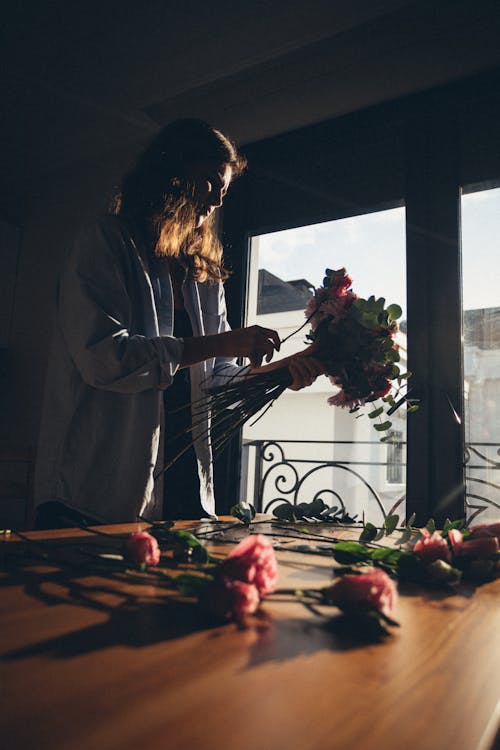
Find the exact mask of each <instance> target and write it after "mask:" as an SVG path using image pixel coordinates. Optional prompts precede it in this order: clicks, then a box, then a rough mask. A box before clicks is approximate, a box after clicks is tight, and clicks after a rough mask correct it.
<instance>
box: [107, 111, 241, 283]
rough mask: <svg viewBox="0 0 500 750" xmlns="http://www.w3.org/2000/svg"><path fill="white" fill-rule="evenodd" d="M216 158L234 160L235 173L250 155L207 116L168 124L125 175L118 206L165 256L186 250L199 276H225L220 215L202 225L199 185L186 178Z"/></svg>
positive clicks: (224, 161)
mask: <svg viewBox="0 0 500 750" xmlns="http://www.w3.org/2000/svg"><path fill="white" fill-rule="evenodd" d="M200 161H213V162H214V163H215V164H217V165H221V166H224V167H226V166H229V167H231V170H232V179H234V178H235V177H237V176H238V175H240V174H241V173H242V171H243V170H244V169H245V167H246V159H245V157H244V156H242V155H241V154H240V153H239V152H238V150H237V148H236V146H235V145H234V143H233V142H232V141H231V140H230V139H229V138H227V136H225V135H223V134H222V133H221V132H220V131H219V130H216V129H215V128H213V127H211V126H210V125H209V124H208V123H206V122H204V121H203V120H197V119H181V120H175V121H173V122H171V123H170V124H169V125H166V126H165V127H164V128H162V130H161V131H160V132H159V133H158V135H157V136H156V137H155V138H154V139H153V140H152V141H151V143H150V144H149V145H148V146H147V148H146V149H145V151H144V152H143V153H142V154H141V156H140V157H139V159H138V160H137V162H136V164H135V165H134V166H133V167H132V169H131V170H130V171H129V172H128V173H127V174H126V175H125V177H124V178H123V181H122V185H121V190H120V192H119V194H118V196H117V198H116V200H115V203H114V206H113V211H114V213H116V214H119V215H122V216H124V217H127V216H128V217H130V218H131V219H133V220H134V221H135V223H137V224H138V225H139V227H140V228H141V229H142V231H143V232H145V233H146V235H147V236H148V237H149V238H150V239H151V240H152V242H153V247H154V253H155V255H157V256H160V257H173V258H178V257H180V256H183V257H184V258H185V260H186V261H187V263H188V267H189V271H190V275H191V278H193V279H195V280H196V281H206V280H209V281H216V280H217V281H218V280H219V279H222V280H224V279H226V278H227V276H228V273H227V271H226V269H225V268H224V265H223V257H222V245H221V242H220V240H219V238H218V236H217V234H216V231H215V215H214V214H212V215H211V216H209V217H208V219H207V220H206V221H204V222H203V224H202V225H201V226H199V227H198V226H197V224H198V215H197V212H196V208H195V203H194V189H193V185H192V183H190V181H189V180H188V179H187V178H186V170H187V169H188V168H189V166H190V165H192V164H195V163H196V162H200Z"/></svg>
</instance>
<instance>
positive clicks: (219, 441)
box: [155, 366, 292, 478]
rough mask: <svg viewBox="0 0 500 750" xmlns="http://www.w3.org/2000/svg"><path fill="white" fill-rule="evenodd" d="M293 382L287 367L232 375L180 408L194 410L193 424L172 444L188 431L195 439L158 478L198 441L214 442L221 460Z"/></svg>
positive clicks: (166, 466) (172, 439)
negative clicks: (248, 425) (227, 448)
mask: <svg viewBox="0 0 500 750" xmlns="http://www.w3.org/2000/svg"><path fill="white" fill-rule="evenodd" d="M291 382H292V376H291V374H290V370H289V369H288V367H286V366H283V367H278V368H276V369H273V370H270V371H268V372H261V373H257V374H254V373H250V372H249V371H247V372H246V373H245V371H243V372H242V373H240V374H239V375H238V376H237V377H235V376H234V375H231V376H228V378H227V382H226V383H224V384H223V385H220V386H218V387H216V388H214V389H212V390H211V391H210V392H208V393H206V395H204V396H202V397H201V398H200V399H198V401H196V402H194V403H193V405H191V404H184V405H183V406H180V407H179V409H178V410H176V411H180V410H183V409H192V425H191V428H187V429H186V430H184V431H183V432H182V433H179V434H177V435H173V436H172V437H171V438H169V440H168V442H173V441H175V440H178V439H179V438H180V437H182V436H183V435H185V434H186V433H188V432H192V434H193V440H192V441H191V442H190V443H189V444H188V445H185V446H184V447H183V448H182V449H181V450H180V451H179V453H177V454H176V455H175V456H174V457H173V458H172V459H171V460H170V461H169V462H168V463H167V464H166V465H165V466H164V467H163V469H162V470H161V471H160V472H159V473H158V474H156V477H157V476H159V475H160V474H162V473H163V472H165V471H167V470H168V469H169V468H170V467H171V466H172V465H173V464H174V463H175V462H176V461H177V460H178V459H179V458H180V457H181V456H182V455H183V454H184V453H185V452H186V451H188V450H189V449H190V448H191V446H192V445H193V444H194V443H195V442H196V441H197V440H210V443H211V446H212V452H213V455H214V458H217V457H218V456H219V455H220V454H221V452H222V450H223V448H225V446H226V445H227V444H228V443H229V441H230V440H231V438H232V437H234V435H235V434H236V433H237V431H238V430H239V429H240V428H241V427H242V426H243V425H244V424H245V423H246V422H248V420H249V419H251V418H252V417H254V416H255V415H256V414H258V412H260V411H261V410H263V411H262V414H260V415H259V416H258V417H257V419H256V420H255V421H258V420H259V419H261V418H262V417H263V416H264V414H265V413H266V411H267V409H269V408H270V407H271V406H272V405H273V403H274V402H275V401H276V399H277V398H279V396H281V394H282V393H283V391H284V390H286V388H288V386H289V385H290V384H291ZM265 407H267V409H265ZM207 416H209V427H208V428H207V429H206V430H205V431H204V432H202V433H201V434H196V430H197V428H198V427H199V426H200V424H204V423H206V420H207ZM252 424H255V422H253V423H252ZM194 435H196V438H194ZM156 477H155V478H156Z"/></svg>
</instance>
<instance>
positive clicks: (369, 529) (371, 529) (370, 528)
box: [359, 521, 377, 542]
mask: <svg viewBox="0 0 500 750" xmlns="http://www.w3.org/2000/svg"><path fill="white" fill-rule="evenodd" d="M376 536H377V527H376V526H374V525H373V524H372V523H370V522H369V521H368V523H366V524H365V526H364V528H363V531H362V532H361V534H360V536H359V541H360V542H372V541H373V540H374V539H375V537H376Z"/></svg>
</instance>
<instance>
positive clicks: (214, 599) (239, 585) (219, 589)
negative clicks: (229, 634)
mask: <svg viewBox="0 0 500 750" xmlns="http://www.w3.org/2000/svg"><path fill="white" fill-rule="evenodd" d="M259 602H260V597H259V592H258V591H257V588H256V586H254V585H253V583H245V582H244V581H236V580H230V579H229V578H226V577H221V578H217V579H216V580H215V581H214V582H213V583H210V584H209V585H208V586H207V587H206V589H205V590H204V591H203V593H202V595H201V597H200V603H201V604H202V606H204V607H205V609H207V610H208V611H209V612H211V613H212V614H214V615H216V616H217V617H223V618H225V619H228V618H233V619H235V620H237V621H238V622H241V621H242V620H243V619H244V618H245V617H246V616H247V615H251V614H253V613H254V612H255V610H256V609H257V607H258V606H259Z"/></svg>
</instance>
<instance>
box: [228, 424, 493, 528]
mask: <svg viewBox="0 0 500 750" xmlns="http://www.w3.org/2000/svg"><path fill="white" fill-rule="evenodd" d="M398 445H399V446H400V447H402V448H403V450H400V451H398V452H397V454H396V455H398V457H401V459H400V460H399V459H398V468H399V469H401V472H400V471H398V472H396V473H395V472H394V466H393V461H390V460H388V452H387V449H388V444H385V443H380V442H376V441H349V440H340V441H327V440H277V439H276V440H250V441H244V443H243V447H244V450H245V451H246V455H245V463H246V466H247V470H248V471H252V470H253V482H252V481H250V482H249V483H248V484H249V486H250V488H251V491H252V492H253V504H254V505H255V508H256V509H257V510H258V511H260V512H264V513H269V512H271V511H272V509H273V508H274V507H275V506H276V505H278V504H281V503H288V504H290V505H292V506H295V505H298V504H299V503H300V502H311V501H312V500H317V499H322V500H323V501H324V502H325V503H326V504H327V505H328V506H330V507H332V508H335V507H336V508H337V509H338V511H339V513H340V514H345V515H346V516H349V517H351V518H353V517H354V518H357V520H360V516H361V515H365V512H368V513H369V514H371V516H372V518H373V520H374V521H379V522H383V519H384V517H385V516H386V515H387V513H388V512H390V511H392V510H394V509H395V508H399V509H400V512H403V511H404V503H405V486H404V485H405V480H404V476H405V469H406V464H405V460H404V458H405V455H406V451H405V449H404V448H405V446H406V443H404V442H403V441H400V442H399V443H398ZM292 446H295V447H297V448H298V447H299V446H300V456H291V455H290V450H291V448H292ZM320 446H323V447H329V448H330V449H331V450H332V451H334V452H335V454H338V453H339V451H340V450H342V446H344V448H346V449H347V450H348V452H349V453H351V454H352V453H356V452H357V453H358V454H359V453H360V452H361V453H362V452H363V450H366V452H370V451H371V452H373V451H374V450H377V449H381V450H384V451H385V453H381V454H380V460H373V459H370V458H369V459H368V460H363V457H361V458H360V457H359V455H358V456H357V457H349V458H345V459H344V458H343V459H342V460H340V459H322V458H319V457H318V454H319V452H320V450H321V448H320ZM252 448H253V450H254V456H253V460H252V458H251V457H250V451H251V449H252ZM494 451H495V452H496V456H500V448H498V446H497V445H496V444H494V443H470V444H468V445H467V447H466V451H465V459H464V464H465V468H466V494H465V504H466V513H467V516H468V517H469V518H475V517H476V516H478V515H480V514H484V515H488V513H489V514H490V515H491V513H496V511H497V510H498V515H499V516H500V484H497V483H496V482H493V481H491V479H490V473H491V471H498V470H500V461H499V460H498V459H495V458H492V456H491V454H492V453H493V452H494ZM292 452H293V451H292ZM393 455H394V454H393ZM472 459H474V463H473V462H472ZM363 467H364V468H363ZM367 469H368V472H367ZM367 473H368V474H370V473H371V474H372V475H373V474H374V473H375V474H377V473H378V476H377V482H376V486H375V483H374V481H373V479H371V481H369V479H370V477H368V478H367V476H366V474H367ZM342 474H343V475H344V478H345V477H348V480H349V483H350V489H349V492H348V493H347V495H346V494H345V490H344V491H343V489H342V487H343V485H344V486H345V485H346V481H345V480H344V481H342V480H341V479H340V476H341V475H342ZM401 474H402V479H403V481H402V482H401V483H400V484H397V483H393V482H391V481H390V479H391V477H394V476H400V475H401ZM499 476H500V475H499ZM323 477H324V479H323ZM381 487H383V488H384V489H383V490H382V489H381ZM356 495H358V497H359V496H360V495H361V497H362V500H361V501H360V502H358V503H357V505H356V503H355V502H353V501H354V498H355V496H356ZM353 506H354V507H353ZM485 511H486V513H485ZM403 514H404V513H403Z"/></svg>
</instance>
